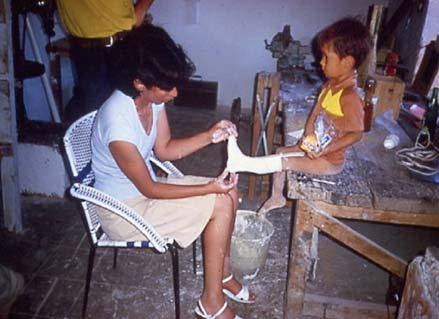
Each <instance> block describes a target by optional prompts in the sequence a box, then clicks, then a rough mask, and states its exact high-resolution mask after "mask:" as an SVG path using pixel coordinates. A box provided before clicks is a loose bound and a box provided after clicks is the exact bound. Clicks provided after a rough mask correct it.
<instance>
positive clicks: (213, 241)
mask: <svg viewBox="0 0 439 319" xmlns="http://www.w3.org/2000/svg"><path fill="white" fill-rule="evenodd" d="M233 207H234V204H233V202H232V198H231V197H230V196H228V195H218V196H217V197H216V201H215V207H214V212H213V214H212V218H211V219H210V221H209V223H208V224H207V226H206V228H205V229H204V233H203V246H204V247H203V248H204V288H203V294H202V296H201V302H202V304H203V306H204V308H205V309H206V311H207V312H208V313H209V314H214V313H216V312H217V311H218V310H219V309H220V308H221V307H222V305H223V304H224V301H225V300H224V294H223V292H222V288H223V286H222V279H223V273H224V261H225V259H226V256H228V254H229V250H230V236H229V234H231V231H232V229H231V228H233V223H234V220H235V210H234V209H233ZM233 317H234V313H233V311H232V309H231V308H229V307H227V308H226V310H225V311H224V312H223V313H222V315H221V316H219V317H218V319H229V318H233Z"/></svg>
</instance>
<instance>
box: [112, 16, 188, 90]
mask: <svg viewBox="0 0 439 319" xmlns="http://www.w3.org/2000/svg"><path fill="white" fill-rule="evenodd" d="M112 58H113V68H114V70H115V71H117V73H116V74H115V75H114V77H115V84H116V87H117V88H118V89H120V90H121V91H123V92H124V93H125V94H128V95H130V96H133V97H134V96H136V95H137V94H138V92H136V90H135V89H134V87H133V80H135V79H139V80H140V81H142V83H143V84H144V85H145V86H146V87H147V88H152V87H153V86H156V87H158V88H160V89H162V90H166V91H169V90H172V89H173V88H174V87H178V86H179V85H180V84H181V83H182V82H185V81H187V80H188V78H189V77H190V76H191V75H192V74H193V73H194V72H195V66H194V64H193V63H192V61H191V60H190V59H189V58H188V56H187V55H186V53H185V52H184V50H183V48H182V47H181V46H180V45H178V44H176V43H175V42H174V41H173V40H172V38H171V37H170V36H169V34H168V33H167V32H166V31H165V30H164V29H162V28H160V27H157V26H154V25H152V24H144V25H142V26H140V27H138V28H134V29H133V30H132V31H130V33H129V34H128V35H127V37H126V38H125V39H124V40H123V41H121V42H119V43H117V44H116V45H115V47H114V50H113V54H112Z"/></svg>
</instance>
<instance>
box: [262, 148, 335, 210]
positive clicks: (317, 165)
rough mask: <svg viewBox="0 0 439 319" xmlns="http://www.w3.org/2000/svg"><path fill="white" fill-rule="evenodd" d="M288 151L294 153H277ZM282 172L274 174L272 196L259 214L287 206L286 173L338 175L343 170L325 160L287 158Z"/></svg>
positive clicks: (281, 149) (284, 160)
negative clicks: (284, 192) (285, 191)
mask: <svg viewBox="0 0 439 319" xmlns="http://www.w3.org/2000/svg"><path fill="white" fill-rule="evenodd" d="M286 150H288V151H290V152H291V151H294V148H293V149H292V148H279V149H278V150H277V151H276V152H277V153H283V152H285V151H286ZM282 160H283V165H282V170H283V171H282V172H279V173H275V174H273V186H272V190H271V196H270V198H268V199H267V201H266V202H265V203H264V204H263V205H262V207H261V208H260V209H259V211H258V213H259V214H264V213H266V212H268V211H270V210H272V209H276V208H281V207H284V206H285V205H286V202H287V201H286V198H285V196H284V195H283V189H284V185H285V176H286V173H285V171H289V170H294V171H297V172H303V173H312V174H326V175H331V174H337V173H339V172H340V171H341V170H342V166H336V165H333V164H332V163H330V162H328V161H327V160H325V159H324V158H317V159H310V158H309V157H307V156H304V157H287V158H283V159H282Z"/></svg>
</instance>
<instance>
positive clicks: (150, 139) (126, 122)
mask: <svg viewBox="0 0 439 319" xmlns="http://www.w3.org/2000/svg"><path fill="white" fill-rule="evenodd" d="M163 106H164V104H163V103H162V104H152V110H153V122H152V128H151V132H150V134H149V135H147V134H146V132H145V129H144V128H143V126H142V123H141V122H140V119H139V116H138V115H137V110H136V105H135V104H134V100H133V99H132V98H131V97H129V96H127V95H125V94H124V93H122V92H121V91H119V90H116V91H114V92H113V94H112V95H111V96H110V98H109V99H108V100H107V101H105V103H104V104H103V105H102V107H101V108H100V109H99V111H98V114H97V115H96V120H95V122H94V125H93V133H92V138H91V146H92V169H93V171H94V173H95V177H96V181H95V185H94V187H96V189H99V190H101V191H103V192H105V193H107V194H109V195H111V196H113V197H115V198H117V199H119V200H124V199H128V198H133V197H136V196H139V195H141V194H140V192H139V190H138V189H137V188H136V186H135V185H134V184H133V183H132V182H131V181H130V180H129V179H128V178H127V177H126V175H125V174H124V173H123V172H122V171H121V170H120V168H119V166H118V165H117V163H116V161H115V160H114V158H113V156H112V155H111V152H110V149H109V145H110V143H111V142H113V141H125V142H129V143H132V144H134V145H135V146H136V147H137V149H138V150H139V153H140V154H141V156H142V157H143V159H144V160H145V163H146V165H147V166H148V169H149V172H150V174H151V177H152V178H153V179H154V180H155V179H156V176H155V174H154V171H153V170H152V167H151V163H150V161H149V156H150V154H151V151H152V149H153V147H154V143H155V140H156V137H157V119H158V114H159V112H160V110H161V109H162V108H163Z"/></svg>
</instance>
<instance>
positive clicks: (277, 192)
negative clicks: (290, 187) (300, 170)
mask: <svg viewBox="0 0 439 319" xmlns="http://www.w3.org/2000/svg"><path fill="white" fill-rule="evenodd" d="M285 174H286V173H285V172H278V173H274V174H273V186H272V188H271V195H270V197H269V198H268V199H267V201H266V202H265V203H264V204H263V205H262V207H261V208H260V209H259V210H258V214H265V213H266V212H268V211H270V210H272V209H276V208H281V207H284V206H285V205H286V203H287V200H286V199H285V197H284V195H283V189H284V184H285Z"/></svg>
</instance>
